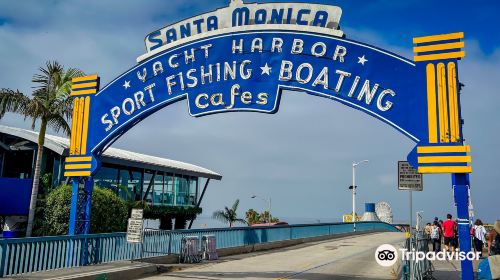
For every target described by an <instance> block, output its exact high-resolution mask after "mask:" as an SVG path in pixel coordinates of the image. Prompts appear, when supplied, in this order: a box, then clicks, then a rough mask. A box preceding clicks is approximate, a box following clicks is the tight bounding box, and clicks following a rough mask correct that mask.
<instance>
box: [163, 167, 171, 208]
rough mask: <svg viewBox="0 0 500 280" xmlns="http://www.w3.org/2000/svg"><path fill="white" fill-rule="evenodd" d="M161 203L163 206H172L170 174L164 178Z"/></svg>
mask: <svg viewBox="0 0 500 280" xmlns="http://www.w3.org/2000/svg"><path fill="white" fill-rule="evenodd" d="M163 180H164V181H163V182H164V183H163V184H164V187H163V201H162V204H164V205H174V177H173V175H172V174H166V175H165V176H164V179H163Z"/></svg>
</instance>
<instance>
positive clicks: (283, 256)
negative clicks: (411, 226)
mask: <svg viewBox="0 0 500 280" xmlns="http://www.w3.org/2000/svg"><path fill="white" fill-rule="evenodd" d="M403 240H404V233H393V232H391V233H389V232H385V233H375V234H366V235H359V236H355V237H344V238H339V239H334V240H331V241H323V242H317V243H310V244H306V245H299V246H294V247H289V248H284V249H278V250H273V251H267V252H258V253H252V254H244V255H238V256H231V257H227V258H223V259H221V260H219V261H217V262H208V263H203V264H199V265H195V266H192V267H189V268H186V269H182V270H180V271H176V272H170V273H165V274H161V275H158V276H154V277H149V278H146V279H150V280H153V279H183V280H186V279H203V280H211V279H395V278H396V276H395V275H394V271H393V268H386V267H382V266H379V265H378V264H377V263H376V261H375V249H376V248H377V247H378V246H379V245H381V244H385V243H387V244H393V245H396V246H402V244H403Z"/></svg>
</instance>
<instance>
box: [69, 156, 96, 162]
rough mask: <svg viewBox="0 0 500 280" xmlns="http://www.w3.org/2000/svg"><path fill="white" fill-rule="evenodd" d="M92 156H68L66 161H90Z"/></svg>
mask: <svg viewBox="0 0 500 280" xmlns="http://www.w3.org/2000/svg"><path fill="white" fill-rule="evenodd" d="M91 160H92V157H67V158H66V162H88V161H91Z"/></svg>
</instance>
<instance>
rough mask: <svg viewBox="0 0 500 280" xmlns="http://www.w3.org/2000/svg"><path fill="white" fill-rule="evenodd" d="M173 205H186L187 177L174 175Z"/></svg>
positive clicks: (187, 192)
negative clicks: (174, 197)
mask: <svg viewBox="0 0 500 280" xmlns="http://www.w3.org/2000/svg"><path fill="white" fill-rule="evenodd" d="M175 196H176V199H175V203H176V205H186V204H187V200H188V196H189V188H188V177H186V176H181V175H175Z"/></svg>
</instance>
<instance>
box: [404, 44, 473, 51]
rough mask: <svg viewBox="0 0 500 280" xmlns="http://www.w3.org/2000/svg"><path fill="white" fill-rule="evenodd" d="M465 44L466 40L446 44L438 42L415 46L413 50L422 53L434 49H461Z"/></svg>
mask: <svg viewBox="0 0 500 280" xmlns="http://www.w3.org/2000/svg"><path fill="white" fill-rule="evenodd" d="M464 46H465V44H464V42H455V43H445V44H436V45H428V46H418V47H413V52H416V53H422V52H432V51H441V50H452V49H461V48H463V47H464Z"/></svg>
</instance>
